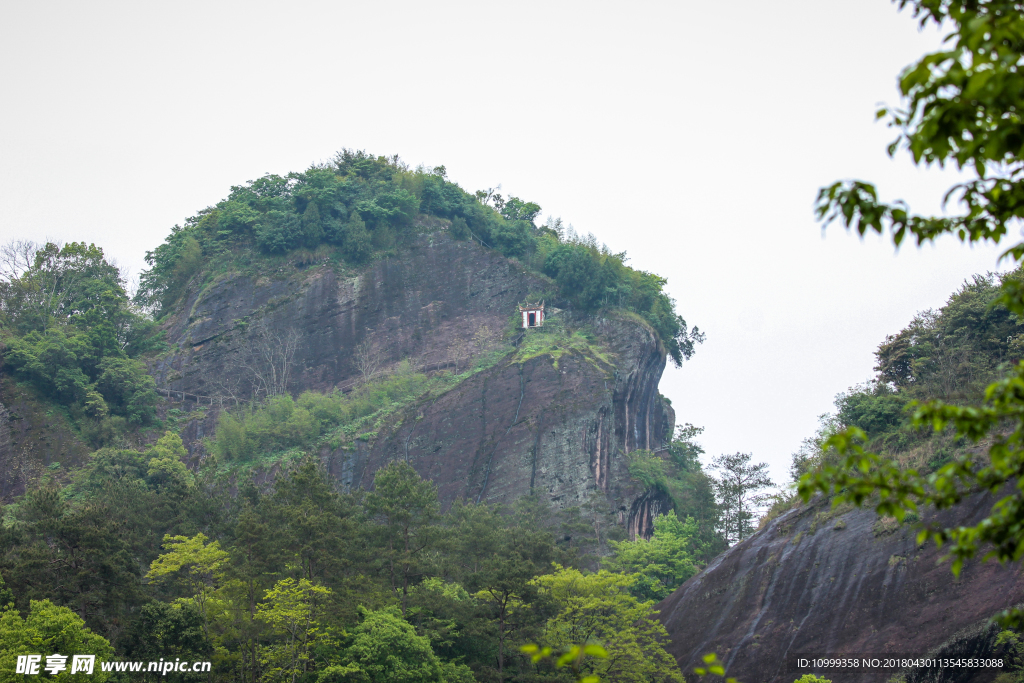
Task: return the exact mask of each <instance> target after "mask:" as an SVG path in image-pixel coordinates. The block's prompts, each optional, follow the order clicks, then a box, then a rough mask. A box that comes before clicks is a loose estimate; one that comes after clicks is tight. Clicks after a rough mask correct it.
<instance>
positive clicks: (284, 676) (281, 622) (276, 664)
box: [256, 578, 331, 683]
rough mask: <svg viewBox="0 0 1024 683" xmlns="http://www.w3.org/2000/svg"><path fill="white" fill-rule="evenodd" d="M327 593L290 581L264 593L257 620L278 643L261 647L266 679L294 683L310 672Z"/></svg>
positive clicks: (320, 631)
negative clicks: (276, 637)
mask: <svg viewBox="0 0 1024 683" xmlns="http://www.w3.org/2000/svg"><path fill="white" fill-rule="evenodd" d="M330 594H331V591H330V589H328V588H325V587H323V586H317V585H315V584H313V583H310V582H309V581H308V580H306V579H299V580H298V581H296V580H295V579H291V578H287V579H281V580H280V581H278V582H277V583H276V584H274V587H273V588H271V589H270V590H268V591H267V594H266V596H265V599H266V601H265V602H261V603H260V604H259V605H258V606H257V607H256V618H257V619H259V620H260V621H263V622H265V623H267V624H268V625H269V626H270V627H271V629H272V630H273V631H274V633H276V634H277V635H278V636H279V637H280V638H281V642H280V643H279V644H276V645H271V646H268V647H264V648H261V653H260V659H261V662H262V663H263V665H264V667H265V668H264V672H265V673H264V679H265V680H268V681H277V680H288V681H291V683H295V680H296V679H297V678H298V677H299V676H301V675H302V674H304V673H305V672H306V671H308V670H309V665H310V660H311V659H312V649H313V646H314V644H315V641H317V640H319V639H323V638H324V637H325V636H326V634H325V633H324V632H323V630H322V629H321V626H320V618H321V616H322V614H323V612H324V609H325V607H326V600H327V598H328V596H330Z"/></svg>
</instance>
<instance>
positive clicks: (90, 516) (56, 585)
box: [0, 488, 140, 633]
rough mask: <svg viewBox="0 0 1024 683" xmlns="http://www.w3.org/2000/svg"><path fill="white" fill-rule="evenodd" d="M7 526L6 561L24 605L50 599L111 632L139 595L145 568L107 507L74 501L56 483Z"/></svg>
mask: <svg viewBox="0 0 1024 683" xmlns="http://www.w3.org/2000/svg"><path fill="white" fill-rule="evenodd" d="M13 522H14V523H13V524H5V525H4V526H3V527H0V563H2V567H3V569H4V574H5V576H6V577H7V578H8V580H9V581H10V583H11V588H12V590H13V591H14V594H15V596H16V597H17V600H18V602H19V605H20V606H21V607H22V608H25V607H26V606H27V604H28V602H29V601H30V600H43V599H50V600H52V601H53V602H54V603H55V604H57V605H60V606H68V607H71V608H73V609H74V610H75V611H76V612H77V613H78V614H80V615H81V616H82V617H83V618H84V619H85V620H86V622H87V623H88V625H89V626H90V627H91V628H93V629H94V630H97V631H100V632H104V633H106V632H107V629H109V628H111V626H114V625H116V624H117V623H118V622H119V621H120V620H121V619H123V618H125V615H124V613H123V612H124V608H125V607H126V605H127V604H130V603H131V602H133V601H134V600H135V599H137V597H138V594H139V590H140V585H139V570H138V565H137V563H136V562H135V559H134V557H133V556H132V553H131V548H130V546H129V544H128V542H127V541H126V539H125V536H126V535H127V533H126V531H127V530H125V529H124V528H123V527H122V526H121V524H120V522H119V520H117V519H114V518H112V515H111V510H110V508H109V507H108V506H107V505H105V504H100V503H96V502H92V501H89V502H85V503H79V504H72V503H71V502H69V501H67V500H65V499H64V498H63V497H62V496H61V493H60V491H58V490H57V489H55V488H39V489H35V490H32V491H30V492H29V493H27V494H26V495H25V496H24V497H23V498H22V499H21V500H20V501H19V504H18V506H17V509H16V510H15V512H14V518H13Z"/></svg>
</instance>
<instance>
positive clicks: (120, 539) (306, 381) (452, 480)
mask: <svg viewBox="0 0 1024 683" xmlns="http://www.w3.org/2000/svg"><path fill="white" fill-rule="evenodd" d="M539 211H540V207H538V206H537V205H536V204H532V203H530V202H526V201H522V200H520V199H518V198H515V197H509V198H507V199H506V198H502V197H501V196H500V195H496V194H494V193H493V192H491V191H483V192H478V193H476V194H475V195H473V194H469V193H466V192H464V191H463V190H462V189H461V188H459V187H458V186H457V185H455V184H454V183H452V182H450V181H448V180H447V178H446V175H445V172H444V169H443V168H437V169H430V170H426V169H415V170H411V169H409V168H408V167H406V166H405V165H403V164H402V163H401V162H400V161H399V160H398V159H397V158H393V157H392V158H384V157H371V156H369V155H366V154H363V153H355V152H348V151H345V152H343V153H342V154H339V156H338V158H337V159H335V161H334V162H332V163H331V164H327V165H320V166H316V167H312V168H310V169H307V170H306V171H304V172H302V173H295V174H290V175H289V176H287V177H279V176H267V177H264V178H261V179H258V180H256V181H251V182H249V183H246V184H245V185H242V186H238V187H234V188H232V190H231V193H230V196H229V197H228V198H227V199H225V200H224V201H223V202H220V203H218V204H217V205H216V206H214V207H209V208H208V209H205V210H203V211H201V212H199V213H198V214H197V215H196V216H194V217H193V218H191V219H190V220H188V221H187V222H186V224H185V225H184V226H176V227H175V228H174V229H172V231H171V234H170V236H169V237H168V238H167V240H166V241H165V243H164V244H162V245H161V246H159V247H158V248H157V249H156V250H154V251H153V252H151V253H149V254H148V255H147V260H148V263H149V265H150V268H149V269H147V271H146V272H144V273H143V275H142V278H141V282H142V284H141V287H140V289H139V292H138V294H137V296H135V297H134V298H130V297H129V296H128V293H127V287H126V282H125V279H124V277H123V275H122V274H121V273H120V272H119V271H118V270H117V269H116V268H115V267H114V266H113V265H112V264H111V263H109V262H108V260H107V259H106V257H105V255H104V253H103V251H102V249H100V248H99V247H97V246H95V245H85V244H79V243H72V244H67V245H57V244H46V245H36V244H32V243H29V242H13V243H10V244H8V245H6V246H5V247H4V249H3V250H2V252H0V257H2V258H0V266H2V267H3V268H2V270H0V295H2V296H0V359H2V361H3V364H2V366H0V472H3V473H4V475H5V476H4V478H3V481H2V482H0V485H2V487H0V494H2V496H3V503H4V507H3V513H2V515H0V520H2V521H0V603H2V604H0V625H2V629H0V633H2V634H3V635H2V636H0V638H6V639H8V640H0V643H7V642H14V643H23V644H24V643H27V644H25V645H24V646H25V647H30V646H34V645H31V644H32V643H37V642H41V640H40V639H42V638H43V637H44V636H42V635H39V633H41V631H39V629H44V630H45V629H46V628H49V626H48V624H54V623H61V624H63V626H62V627H61V628H62V631H61V633H62V634H78V635H67V637H68V638H72V639H74V638H81V639H84V640H87V641H88V642H91V643H93V644H94V645H95V647H96V648H98V649H97V650H96V651H97V653H98V654H101V656H102V657H108V658H109V657H115V658H120V659H121V660H124V659H139V660H141V659H152V660H156V659H161V658H162V659H164V660H165V661H170V658H174V661H178V660H179V659H181V660H186V659H187V660H200V661H208V662H210V663H211V667H212V670H211V673H210V674H209V675H207V674H206V673H203V675H202V676H199V675H193V674H186V675H182V679H183V680H188V681H192V680H196V681H198V680H200V679H202V680H205V681H210V680H219V681H229V680H241V681H249V682H252V683H255V682H256V681H261V682H262V681H266V682H267V683H270V682H271V681H275V682H276V681H284V680H290V681H302V683H333V682H335V681H337V682H339V683H340V682H342V681H352V682H353V683H355V682H356V681H359V682H360V683H365V682H366V681H391V680H416V681H423V682H424V683H427V682H431V683H442V682H443V683H470V682H471V681H523V682H524V683H525V682H526V681H536V680H540V679H548V680H555V681H561V680H565V679H566V672H565V671H564V670H561V669H558V668H557V667H555V666H554V664H553V663H552V662H550V661H534V660H532V659H531V658H530V657H528V656H526V655H524V654H523V653H522V652H521V651H520V647H521V646H522V645H524V644H527V643H531V642H545V643H551V644H552V645H553V646H555V647H556V648H564V647H569V646H571V645H572V644H573V643H574V642H575V639H576V638H578V637H579V636H578V634H576V633H575V631H574V630H573V629H574V628H576V627H574V626H571V624H572V623H574V620H575V619H576V618H577V615H578V612H577V608H576V606H575V605H576V603H577V601H578V600H579V599H581V598H582V597H583V596H585V595H596V596H601V597H600V600H599V603H600V604H594V605H592V606H591V607H589V608H587V610H585V613H586V614H588V615H589V616H588V617H587V618H588V619H600V623H599V624H597V623H595V624H592V625H591V626H589V627H588V630H589V631H590V632H591V633H592V634H597V635H598V636H599V637H600V638H601V639H602V641H603V642H605V644H606V647H607V649H608V651H609V652H610V653H612V655H613V656H612V657H609V658H608V660H607V661H597V660H595V661H592V662H589V663H588V664H587V668H588V669H590V670H592V671H594V672H596V673H599V674H600V675H602V676H603V677H604V678H605V679H606V680H634V679H635V680H647V679H651V678H657V679H659V680H660V679H668V680H678V679H679V672H678V668H677V665H676V664H675V663H674V662H673V660H672V658H671V657H670V656H669V655H668V654H667V653H666V652H665V651H664V646H663V642H664V630H663V629H662V627H661V626H660V625H659V624H658V623H657V621H656V620H654V619H653V618H652V615H651V613H650V609H651V606H652V605H653V598H655V597H661V596H664V595H665V594H667V593H668V591H669V590H671V588H672V587H674V586H676V585H678V584H679V583H680V582H681V581H682V580H683V579H685V578H686V577H689V576H691V575H692V574H693V573H695V572H696V571H697V570H698V569H699V567H701V566H703V563H704V562H706V561H707V560H708V559H709V558H710V557H711V556H713V555H714V554H715V553H716V552H717V551H718V550H719V549H720V548H721V547H723V545H724V541H723V540H722V537H721V535H720V534H719V532H718V530H717V520H718V512H717V510H718V508H717V506H716V504H715V502H714V499H713V495H712V492H711V485H710V479H709V477H708V476H707V474H706V473H705V472H704V471H703V469H702V468H701V466H700V462H699V459H698V456H699V454H700V452H701V450H700V448H699V446H698V445H696V444H695V443H693V441H692V439H693V436H694V435H696V434H698V433H699V432H700V430H699V429H698V428H694V427H692V426H689V425H687V426H684V427H680V428H678V429H677V428H676V426H675V415H674V412H673V410H672V407H671V405H670V404H669V402H668V401H667V400H666V399H664V398H663V397H662V396H661V395H660V394H659V392H658V382H659V380H660V378H661V375H662V372H663V371H664V369H665V366H666V363H667V362H669V361H671V362H674V363H677V364H678V363H682V362H683V361H684V360H685V359H686V358H688V357H689V356H690V355H691V354H692V353H693V352H694V348H695V345H696V344H698V343H700V342H702V341H703V335H701V334H700V333H699V331H697V330H696V328H693V329H692V330H691V329H690V328H689V327H688V326H687V325H686V323H685V322H684V321H683V319H682V317H681V316H679V315H678V313H677V312H676V310H675V302H674V301H672V299H671V298H669V297H668V296H667V295H666V294H665V292H664V285H665V280H664V279H663V278H660V277H658V276H656V275H653V274H651V273H646V272H644V271H640V270H636V269H634V268H631V267H629V266H627V265H626V257H625V254H614V253H612V252H610V251H609V250H608V249H607V248H606V247H604V246H601V245H599V244H598V242H597V241H596V239H595V238H594V237H593V236H592V235H588V236H585V237H581V236H580V235H578V234H577V233H576V232H575V231H574V230H573V229H572V228H571V227H565V226H563V225H562V224H561V222H560V221H558V220H549V221H548V223H547V224H546V225H543V226H540V225H537V224H536V223H535V218H536V216H537V214H538V212H539ZM524 305H529V306H532V307H533V308H532V309H531V310H532V311H534V312H533V313H532V315H533V316H534V321H535V322H536V321H537V319H538V311H540V307H541V306H543V312H544V321H543V325H539V326H536V327H532V328H529V329H524V327H523V316H522V314H521V311H520V306H524ZM654 475H656V476H654ZM676 512H678V516H676V514H675V513H676ZM664 513H670V514H667V515H666V514H664ZM656 522H657V523H656ZM655 528H657V530H658V531H657V534H656V535H655ZM652 536H654V540H648V539H651V538H652ZM652 553H653V555H652ZM652 556H653V557H656V558H661V559H662V560H663V561H657V562H653V563H652V562H649V561H648V560H647V559H644V558H650V557H652ZM8 603H9V604H8ZM296 615H300V616H299V617H296ZM10 639H13V640H10ZM33 639H34V640H33ZM68 642H70V641H68ZM83 642H84V641H83ZM14 647H15V646H11V647H8V646H7V645H3V647H0V678H3V676H4V675H6V674H5V672H6V671H8V670H11V669H12V667H13V666H14V663H13V662H14V659H13V657H14V655H13V654H12V653H13V652H15V650H14V649H13V648H14ZM17 647H22V645H17ZM69 647H70V646H68V647H65V649H68V648H69ZM76 647H77V646H76ZM19 651H20V650H19ZM103 653H106V654H103ZM380 653H385V654H386V655H387V656H386V657H385V656H383V655H381V654H380ZM394 653H398V654H394ZM410 672H415V673H410ZM637 677H639V678H637ZM4 680H5V679H4Z"/></svg>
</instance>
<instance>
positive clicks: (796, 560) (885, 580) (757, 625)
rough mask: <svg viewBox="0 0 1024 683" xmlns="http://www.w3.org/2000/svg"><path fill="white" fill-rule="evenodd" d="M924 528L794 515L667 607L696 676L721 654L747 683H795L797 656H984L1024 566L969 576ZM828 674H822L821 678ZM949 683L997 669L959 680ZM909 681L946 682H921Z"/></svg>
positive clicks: (814, 507)
mask: <svg viewBox="0 0 1024 683" xmlns="http://www.w3.org/2000/svg"><path fill="white" fill-rule="evenodd" d="M992 502H993V499H992V498H991V497H990V496H989V495H987V494H978V495H975V496H973V497H971V498H969V499H967V500H966V501H965V502H964V504H963V505H961V506H959V507H958V508H955V509H953V510H946V511H943V512H941V513H938V514H937V515H925V517H924V520H923V521H925V522H931V521H937V522H938V523H939V524H941V525H943V526H950V525H958V524H975V523H976V522H977V521H978V520H980V519H981V518H982V517H984V516H985V514H986V512H987V511H988V510H989V509H990V508H991V505H992ZM915 535H916V532H915V530H914V528H913V525H900V524H898V523H896V522H895V520H893V519H891V518H890V519H888V520H879V518H878V517H877V516H876V515H875V514H874V513H873V512H871V511H869V510H847V511H845V512H844V511H843V510H842V509H841V508H840V509H837V510H835V511H833V510H831V509H830V508H829V506H828V505H827V504H824V503H821V502H818V503H816V504H811V505H808V506H804V507H801V508H798V509H796V510H791V511H789V512H787V513H786V514H784V515H782V516H780V517H779V518H777V519H775V520H773V521H772V522H771V523H770V524H768V525H767V527H766V528H764V529H763V530H761V531H760V532H758V533H756V534H754V535H753V536H752V537H751V538H749V539H747V540H745V541H744V542H742V543H740V544H737V545H736V546H734V547H733V548H731V549H730V550H728V551H727V552H725V553H723V554H722V555H720V556H719V557H718V558H716V559H715V560H714V561H713V562H712V564H711V565H709V566H708V567H707V568H706V569H705V570H704V571H703V572H701V573H700V574H698V575H697V576H695V577H693V578H692V579H690V580H689V581H687V582H686V583H685V584H683V585H682V586H681V587H680V588H679V589H678V590H676V591H675V592H674V593H673V594H672V595H671V596H669V597H668V598H666V599H665V600H664V601H662V602H661V604H659V605H658V609H660V610H661V615H660V618H661V620H662V621H663V622H664V624H665V626H666V628H667V629H668V632H669V634H670V635H671V638H672V642H671V645H670V647H669V648H668V649H669V651H670V652H671V653H672V654H673V655H674V656H675V657H676V659H677V660H678V662H679V664H680V666H681V667H682V668H683V670H684V671H692V670H693V668H694V667H695V666H699V665H700V658H701V656H702V655H704V654H705V653H708V652H716V653H717V654H718V655H719V657H720V658H722V659H723V660H724V661H725V662H726V663H727V667H726V668H727V671H728V673H729V675H730V676H735V677H736V678H737V679H738V680H740V681H744V682H745V683H792V681H793V680H795V679H796V678H799V676H800V674H797V673H794V670H793V669H790V668H788V667H789V662H790V661H791V660H792V658H793V657H795V655H797V654H811V653H817V654H821V655H830V656H834V655H840V654H843V653H848V654H883V653H896V654H902V655H904V656H908V657H909V656H914V655H917V656H921V655H927V654H935V653H937V652H943V653H945V654H944V656H974V657H977V656H982V655H984V654H985V653H986V650H987V648H988V647H990V646H991V642H992V633H991V631H990V630H989V629H988V628H987V626H986V622H987V620H988V619H989V618H990V617H991V616H993V615H994V614H995V613H997V612H999V611H1001V610H1003V609H1005V608H1007V607H1010V606H1013V605H1015V604H1017V603H1020V602H1021V601H1022V600H1024V578H1022V577H1021V575H1020V571H1019V569H1018V568H1017V567H1003V566H1000V565H999V564H997V563H985V564H982V563H979V562H969V563H967V564H966V565H965V567H964V568H963V571H962V572H961V574H960V577H959V579H957V578H955V577H954V576H953V575H952V573H951V572H950V569H949V564H948V562H944V563H939V562H938V561H939V559H940V558H941V557H942V555H943V552H940V551H938V550H937V549H936V548H935V546H934V544H932V543H930V542H929V543H928V544H926V545H924V546H918V545H917V544H916V543H915V541H916V538H915ZM895 673H896V672H895V671H888V672H884V673H883V672H876V673H870V674H868V673H852V672H849V673H842V672H835V671H832V672H828V673H827V674H824V675H825V677H826V678H828V679H830V680H832V681H834V683H845V682H847V681H879V682H881V681H888V680H889V678H890V677H892V676H893V675H894V674H895ZM819 675H821V674H819ZM944 676H945V677H944V678H941V679H940V680H943V681H949V682H954V681H961V682H964V683H967V682H969V681H970V682H975V683H980V682H981V681H989V680H991V679H992V678H994V676H995V672H993V671H991V670H989V671H970V670H966V671H947V672H945V674H944ZM907 680H908V681H919V680H936V679H926V678H922V677H920V675H917V676H915V675H913V674H911V676H910V677H908V679H907Z"/></svg>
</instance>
